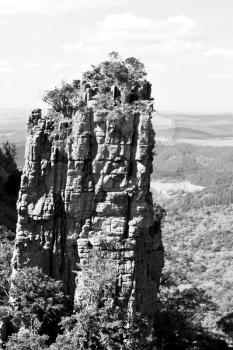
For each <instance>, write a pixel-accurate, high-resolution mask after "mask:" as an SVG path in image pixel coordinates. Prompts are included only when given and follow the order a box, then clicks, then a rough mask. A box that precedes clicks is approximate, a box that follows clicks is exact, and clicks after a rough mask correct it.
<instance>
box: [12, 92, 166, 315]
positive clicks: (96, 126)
mask: <svg viewBox="0 0 233 350" xmlns="http://www.w3.org/2000/svg"><path fill="white" fill-rule="evenodd" d="M148 89H149V90H148ZM111 90H112V99H113V101H114V99H115V98H116V97H119V96H120V94H122V95H123V92H119V91H118V90H117V88H116V87H113V88H112V89H111ZM126 95H127V94H126ZM148 95H150V86H147V87H146V86H144V87H143V86H142V87H141V88H140V89H138V91H137V92H135V91H132V92H130V94H128V95H127V96H126V99H125V100H124V101H123V98H122V101H123V102H122V103H118V104H115V105H114V103H113V105H114V107H113V108H111V109H108V108H103V107H100V106H99V104H98V101H97V100H96V99H95V96H94V93H93V92H91V90H90V86H88V92H87V96H86V97H85V102H86V106H85V108H80V109H79V110H77V111H76V113H75V114H74V115H73V117H72V118H71V119H69V118H64V117H63V116H62V115H59V114H58V113H55V112H53V113H49V114H48V115H47V116H45V117H43V116H42V115H41V112H40V110H36V111H33V112H32V115H31V116H30V118H29V123H28V131H27V144H26V162H25V167H24V170H23V175H22V182H21V190H20V194H19V199H18V205H17V208H18V224H17V236H16V244H15V250H14V256H13V261H12V263H13V277H14V274H16V273H17V270H18V269H21V268H22V267H23V266H39V267H42V268H43V270H44V271H45V272H46V273H47V274H49V275H50V276H52V277H54V278H56V279H61V280H63V281H64V285H65V288H66V292H67V293H68V294H70V295H71V296H72V298H73V299H74V302H78V298H79V281H80V279H81V278H82V265H83V264H85V263H86V261H87V259H88V255H89V253H90V251H93V250H94V249H97V250H100V249H106V244H107V245H110V246H111V251H110V252H109V254H111V258H112V259H113V260H114V262H115V263H116V265H117V268H118V272H119V276H118V281H117V297H118V299H119V300H124V302H126V305H127V307H128V309H131V310H136V311H140V312H142V313H143V314H145V315H148V316H150V315H153V314H154V312H155V310H156V295H157V288H158V283H159V278H160V273H161V268H162V265H163V247H162V243H161V235H160V225H159V221H158V220H157V218H156V217H155V214H154V211H153V203H152V195H151V193H150V174H151V172H152V158H153V157H152V150H153V147H154V137H155V134H154V131H153V128H152V124H151V112H150V111H151V101H150V100H149V98H148ZM93 96H94V97H93ZM147 98H148V99H147ZM126 100H127V102H126ZM103 243H104V244H103ZM104 247H105V248H104ZM77 264H79V270H80V271H79V272H78V277H76V274H75V273H74V271H77V270H78V267H77Z"/></svg>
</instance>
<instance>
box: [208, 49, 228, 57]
mask: <svg viewBox="0 0 233 350" xmlns="http://www.w3.org/2000/svg"><path fill="white" fill-rule="evenodd" d="M206 55H207V56H220V57H226V58H232V57H233V49H223V48H221V47H211V48H209V49H208V50H207V51H206Z"/></svg>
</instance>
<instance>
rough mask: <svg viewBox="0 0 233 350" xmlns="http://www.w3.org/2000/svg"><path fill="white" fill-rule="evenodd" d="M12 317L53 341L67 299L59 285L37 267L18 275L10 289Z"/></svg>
mask: <svg viewBox="0 0 233 350" xmlns="http://www.w3.org/2000/svg"><path fill="white" fill-rule="evenodd" d="M11 297H12V300H13V305H14V308H15V316H16V317H18V318H19V319H20V320H22V321H23V323H24V324H25V326H26V327H27V328H29V329H33V330H35V331H38V332H39V333H40V334H43V333H45V334H48V335H50V336H51V337H52V338H54V336H56V334H57V331H58V323H59V322H60V320H61V316H64V314H66V312H67V307H66V306H67V297H66V296H65V294H64V292H63V284H62V282H61V281H55V280H54V279H53V278H51V277H49V276H47V275H45V274H44V273H43V272H42V270H41V269H39V268H37V267H28V268H24V269H22V270H21V271H19V272H18V273H17V275H16V277H15V279H14V281H13V284H12V287H11Z"/></svg>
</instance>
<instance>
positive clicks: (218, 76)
mask: <svg viewBox="0 0 233 350" xmlns="http://www.w3.org/2000/svg"><path fill="white" fill-rule="evenodd" d="M205 77H206V78H211V79H212V78H213V79H227V78H231V77H232V75H231V74H226V73H210V74H206V76H205Z"/></svg>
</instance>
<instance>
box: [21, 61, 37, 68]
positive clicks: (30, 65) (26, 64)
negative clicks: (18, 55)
mask: <svg viewBox="0 0 233 350" xmlns="http://www.w3.org/2000/svg"><path fill="white" fill-rule="evenodd" d="M23 66H24V67H30V68H37V67H39V66H40V64H39V63H33V62H27V63H24V64H23Z"/></svg>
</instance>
